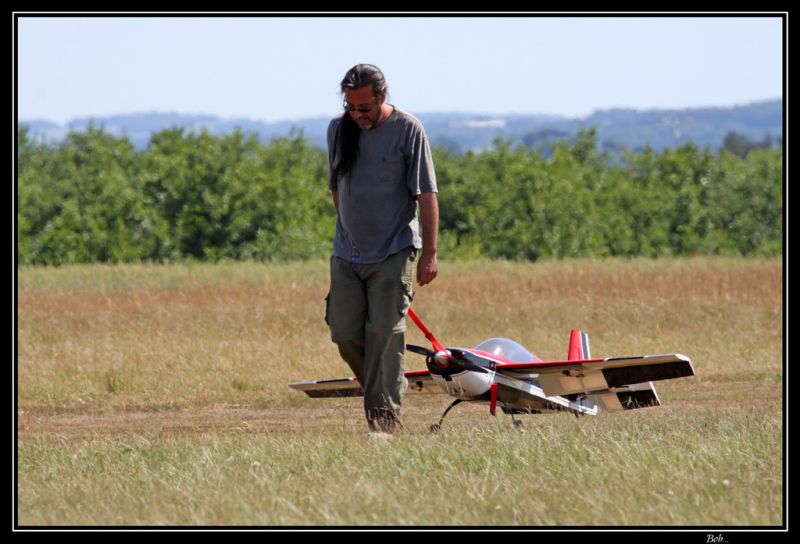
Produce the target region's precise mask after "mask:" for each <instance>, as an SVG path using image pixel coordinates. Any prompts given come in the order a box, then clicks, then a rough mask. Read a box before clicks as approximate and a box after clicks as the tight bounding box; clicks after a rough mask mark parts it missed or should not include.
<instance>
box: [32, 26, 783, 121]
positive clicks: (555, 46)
mask: <svg viewBox="0 0 800 544" xmlns="http://www.w3.org/2000/svg"><path fill="white" fill-rule="evenodd" d="M18 25H19V26H18V35H17V39H18V42H17V43H18V57H17V62H18V67H17V68H18V87H17V93H18V95H17V104H18V108H19V109H18V112H19V119H20V120H21V121H25V120H33V119H48V120H51V121H55V122H58V123H64V122H66V121H67V120H69V119H71V118H75V117H86V116H102V115H110V114H116V113H133V112H145V111H158V112H179V113H192V114H201V113H202V114H212V115H217V116H220V117H225V118H230V117H248V118H251V119H257V120H262V121H276V120H285V119H298V118H302V117H312V116H320V115H324V116H333V115H335V114H337V113H338V112H339V111H340V110H341V98H340V95H339V89H338V84H339V81H340V80H341V78H342V77H343V75H344V73H345V72H346V71H347V69H349V68H350V67H351V66H352V65H354V64H357V63H360V62H368V63H372V64H376V65H378V66H379V67H380V68H381V69H382V70H383V71H384V73H385V75H386V78H387V82H388V84H389V92H390V102H391V103H393V104H396V105H397V106H399V107H402V108H403V109H405V110H407V111H410V112H412V113H424V112H433V111H471V112H484V113H541V114H561V115H568V116H584V115H588V114H590V113H591V112H592V111H594V110H596V109H600V108H611V107H629V108H636V109H645V108H684V107H700V106H730V105H735V104H743V103H747V102H751V101H756V100H765V99H773V98H780V97H782V96H783V90H784V85H783V80H782V51H783V42H782V20H781V19H780V17H778V16H775V17H770V18H763V17H725V16H719V17H703V18H699V17H575V18H573V17H535V16H527V17H502V18H500V17H437V18H429V17H388V18H375V17H341V16H339V17H308V18H301V17H294V18H278V17H269V16H263V17H246V18H245V17H241V18H239V17H236V18H230V17H185V18H166V17H127V18H126V17H114V18H107V17H90V18H75V17H63V18H33V17H25V16H21V17H20V18H19V19H18Z"/></svg>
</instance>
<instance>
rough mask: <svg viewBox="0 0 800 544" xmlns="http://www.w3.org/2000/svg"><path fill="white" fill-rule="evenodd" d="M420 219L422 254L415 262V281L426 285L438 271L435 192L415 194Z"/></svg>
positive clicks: (437, 224)
mask: <svg viewBox="0 0 800 544" xmlns="http://www.w3.org/2000/svg"><path fill="white" fill-rule="evenodd" d="M417 203H419V212H420V219H421V221H422V256H421V257H420V258H419V262H418V263H417V283H418V284H419V285H427V284H429V283H430V282H432V281H433V280H434V278H436V275H437V274H438V273H439V263H438V262H436V246H437V243H438V240H439V201H438V200H437V199H436V193H422V194H420V195H417Z"/></svg>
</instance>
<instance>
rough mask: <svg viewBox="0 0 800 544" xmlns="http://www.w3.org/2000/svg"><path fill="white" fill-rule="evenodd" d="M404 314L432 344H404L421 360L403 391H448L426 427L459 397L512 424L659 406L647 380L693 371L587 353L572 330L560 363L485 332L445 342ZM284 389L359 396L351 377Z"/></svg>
mask: <svg viewBox="0 0 800 544" xmlns="http://www.w3.org/2000/svg"><path fill="white" fill-rule="evenodd" d="M408 315H409V317H410V318H411V319H412V320H413V321H414V323H416V324H417V326H418V327H419V328H420V330H421V331H422V333H423V334H424V335H425V337H426V338H427V339H428V340H429V341H430V342H431V344H432V345H433V350H429V349H426V348H423V347H420V346H414V345H410V344H409V345H407V346H406V348H407V349H408V350H409V351H412V352H414V353H419V354H422V355H425V362H426V363H427V366H428V369H427V370H411V371H408V372H406V373H405V377H406V379H407V380H408V390H407V391H406V393H441V392H445V393H447V394H449V395H451V396H453V397H455V400H454V401H453V402H452V403H451V404H450V406H448V407H447V409H446V410H445V412H444V414H442V417H441V418H440V419H439V422H438V423H437V424H435V425H432V426H431V430H434V431H435V430H438V429H439V428H440V427H441V425H442V421H444V418H445V416H446V415H447V413H448V412H449V411H450V409H451V408H453V407H454V406H456V405H457V404H459V403H461V402H464V401H472V402H484V403H488V404H489V411H490V413H491V414H492V415H495V410H496V407H497V404H498V403H499V404H500V406H501V408H502V410H503V412H505V413H507V414H510V415H511V418H512V420H513V421H514V424H515V425H517V426H520V422H519V421H518V420H517V419H515V418H514V415H515V414H522V413H533V414H538V413H544V412H554V411H560V410H568V411H571V412H572V413H574V414H575V415H576V416H578V415H581V414H589V415H597V411H598V409H599V408H600V409H603V410H608V411H611V412H613V411H619V410H630V409H634V408H647V407H650V406H659V405H660V404H661V402H660V401H659V399H658V395H657V394H656V389H655V387H654V386H653V382H654V381H658V380H668V379H672V378H682V377H685V376H693V375H694V368H693V367H692V361H691V360H690V359H689V357H687V356H686V355H681V354H680V353H672V354H665V355H634V356H631V357H606V358H604V359H592V358H591V355H590V354H589V336H588V335H587V334H586V333H585V332H582V331H579V330H573V331H572V334H571V336H570V340H569V352H568V354H567V359H566V360H564V361H542V360H541V359H539V358H538V357H536V356H535V355H533V354H531V353H530V352H529V351H528V350H526V349H525V348H524V347H522V346H521V345H519V344H518V343H517V342H514V341H513V340H509V339H508V338H490V339H488V340H486V341H484V342H481V343H480V344H478V345H477V346H475V347H474V348H446V347H444V346H443V345H442V344H441V343H440V342H439V341H438V340H437V339H436V338H435V337H434V336H433V333H431V331H430V330H428V328H427V327H426V326H425V324H424V323H423V322H422V321H421V320H420V319H419V317H418V316H417V314H416V313H415V312H414V310H411V309H409V310H408ZM289 387H291V388H293V389H297V390H298V391H303V392H304V393H306V394H307V395H308V396H309V397H315V398H320V397H355V396H362V395H363V392H362V391H361V386H360V385H359V383H358V381H357V380H356V379H355V378H338V379H331V380H319V381H302V382H296V383H290V384H289Z"/></svg>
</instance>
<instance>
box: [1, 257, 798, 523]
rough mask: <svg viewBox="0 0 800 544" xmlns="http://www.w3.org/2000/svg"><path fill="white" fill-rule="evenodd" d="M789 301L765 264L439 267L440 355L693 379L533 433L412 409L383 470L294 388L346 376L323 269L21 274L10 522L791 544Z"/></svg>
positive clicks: (434, 301) (346, 427) (420, 304)
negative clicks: (538, 533) (569, 357)
mask: <svg viewBox="0 0 800 544" xmlns="http://www.w3.org/2000/svg"><path fill="white" fill-rule="evenodd" d="M781 288H782V274H781V263H780V261H779V260H776V259H770V260H738V259H710V258H697V259H675V260H655V261H648V260H633V261H623V260H610V261H597V260H579V261H565V262H547V263H537V264H522V263H488V262H468V263H443V265H442V271H441V275H440V277H439V279H437V281H436V282H434V284H432V285H431V286H429V287H424V288H420V289H418V291H417V298H416V301H415V308H416V310H417V312H418V313H419V314H420V316H421V317H422V318H423V320H425V321H426V322H427V323H428V324H429V326H431V327H432V328H433V330H434V332H435V334H436V335H437V336H438V337H439V338H440V339H441V340H442V341H443V342H445V343H446V344H448V345H460V346H472V345H475V344H476V343H478V342H480V341H481V340H483V339H485V338H488V337H491V336H507V337H510V338H513V339H515V340H518V341H520V342H521V343H522V344H523V345H525V346H526V347H528V348H529V349H531V350H532V351H533V352H535V353H536V354H537V355H539V356H540V357H542V358H548V359H551V358H563V357H564V356H565V355H566V350H567V342H568V338H569V330H570V329H571V328H581V329H583V330H586V331H587V332H589V334H590V337H591V343H592V353H593V355H594V356H608V355H632V354H637V353H661V352H673V351H678V352H681V353H685V354H687V355H689V356H691V357H692V359H693V361H694V365H695V370H696V372H697V374H698V375H697V377H695V378H691V379H683V380H675V381H674V382H662V383H661V384H659V386H658V389H659V394H660V396H661V399H662V402H663V403H664V404H665V405H664V406H662V407H661V408H657V409H653V410H642V411H637V412H636V413H627V414H621V415H605V416H598V417H597V418H595V419H586V418H584V419H583V420H581V421H580V422H576V421H575V420H574V418H571V416H570V417H562V415H556V416H544V417H539V418H536V417H531V418H527V420H526V421H527V423H528V426H529V427H530V428H531V431H530V432H528V433H523V434H520V433H516V432H514V431H513V430H511V429H510V426H509V425H508V421H507V418H505V417H503V416H501V417H498V418H496V419H491V418H489V417H488V416H487V415H486V414H485V413H484V412H485V407H481V406H467V407H460V408H459V409H457V410H456V412H455V413H454V414H453V415H452V416H448V422H447V425H446V432H445V433H443V434H442V436H440V437H437V438H431V437H429V436H428V435H427V434H426V432H425V431H426V428H427V424H429V423H430V422H432V421H433V420H435V419H436V417H438V415H439V413H440V411H441V409H443V407H444V406H445V405H446V403H447V399H446V398H444V397H440V396H432V397H429V398H424V399H419V397H416V398H415V399H414V400H413V401H412V400H411V399H409V400H408V402H407V403H406V409H405V417H406V422H407V425H408V431H407V433H406V435H404V436H402V437H399V439H398V440H396V441H395V442H394V444H393V445H392V446H391V447H389V448H383V449H384V450H385V451H377V450H376V449H375V448H374V447H372V446H371V445H367V444H365V443H364V440H363V437H362V434H363V431H364V423H363V421H362V415H361V410H360V407H359V401H358V399H342V400H336V399H332V400H312V399H307V398H306V397H304V396H302V395H300V394H298V393H296V392H294V391H291V390H290V389H289V388H287V387H286V383H288V382H290V381H295V380H299V379H307V378H323V377H336V376H343V375H347V369H346V365H344V363H343V362H341V360H340V359H339V357H338V355H337V353H336V349H335V346H334V345H333V344H331V342H330V339H329V336H328V331H327V329H326V327H325V325H324V322H323V321H322V313H323V298H324V296H325V294H326V292H327V263H326V262H310V263H293V264H285V265H278V264H275V265H261V264H237V263H229V264H222V265H216V266H214V265H181V266H165V267H161V266H130V265H129V266H85V267H84V266H77V267H64V268H58V269H39V268H24V269H21V270H20V271H19V291H18V309H19V320H18V363H17V372H18V375H17V376H18V384H19V387H18V399H17V400H18V422H19V423H18V430H19V441H18V444H19V452H18V453H19V475H18V476H19V484H20V485H19V496H18V500H19V522H20V523H21V524H32V525H36V524H55V525H60V524H79V525H80V524H134V525H138V524H145V525H148V524H244V525H250V524H266V525H295V524H311V525H342V524H345V525H361V524H367V525H369V524H378V525H407V524H413V525H439V524H442V523H444V524H453V525H463V524H486V525H497V524H501V525H598V524H599V525H665V524H666V525H670V524H678V525H706V524H712V525H732V526H733V525H776V524H780V523H781V520H782V513H783V512H782V487H781V482H782V474H781V464H782V443H781V432H782V403H781V393H782V377H783V375H782V361H781V355H782V324H783V317H782V289H781ZM407 341H409V342H413V343H420V344H421V343H424V342H425V340H424V338H423V337H422V335H421V334H420V333H419V332H418V331H416V330H411V329H410V332H409V334H408V336H407ZM408 365H409V367H410V368H422V367H423V363H422V361H421V360H419V359H418V358H417V357H415V356H413V355H409V357H408ZM414 401H416V402H414ZM412 402H413V404H412ZM470 416H472V417H470ZM726 482H727V483H726ZM422 489H424V490H425V491H424V493H425V497H426V500H425V501H423V502H424V503H425V504H427V505H430V504H435V505H436V512H437V515H436V517H435V518H432V517H431V515H430V511H429V510H428V509H427V508H425V507H424V505H423V504H422V503H421V502H420V499H419V494H420V493H421V491H422ZM220 490H224V491H222V492H221V491H220ZM108 497H112V498H113V500H108Z"/></svg>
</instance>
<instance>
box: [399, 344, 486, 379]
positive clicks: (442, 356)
mask: <svg viewBox="0 0 800 544" xmlns="http://www.w3.org/2000/svg"><path fill="white" fill-rule="evenodd" d="M406 349H407V350H408V351H411V352H413V353H418V354H420V355H424V356H425V362H426V363H427V364H432V363H433V364H436V365H437V366H440V367H444V366H446V365H448V364H452V365H456V366H460V367H461V368H463V369H464V370H471V371H473V372H480V373H484V374H485V373H486V372H487V370H486V369H485V368H484V367H482V366H480V365H479V364H478V359H476V358H475V357H474V356H473V355H472V354H471V353H468V352H466V351H461V350H459V349H449V350H446V351H445V352H444V353H442V352H439V353H438V354H437V353H436V352H434V351H433V350H430V349H428V348H424V347H422V346H415V345H413V344H407V345H406Z"/></svg>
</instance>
